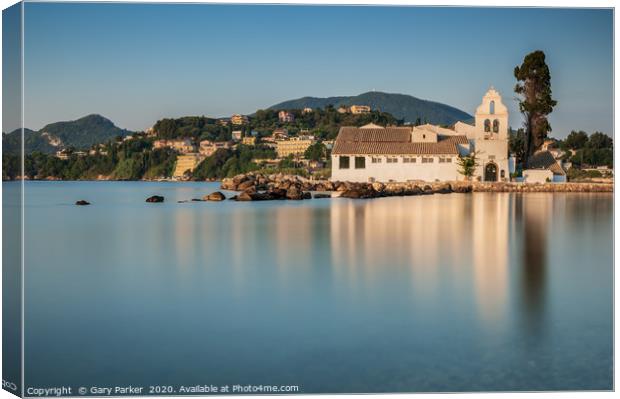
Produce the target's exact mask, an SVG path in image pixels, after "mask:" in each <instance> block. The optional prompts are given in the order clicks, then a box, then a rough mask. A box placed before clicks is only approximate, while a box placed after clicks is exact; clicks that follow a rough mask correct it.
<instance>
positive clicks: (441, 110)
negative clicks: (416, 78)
mask: <svg viewBox="0 0 620 399" xmlns="http://www.w3.org/2000/svg"><path fill="white" fill-rule="evenodd" d="M329 104H331V105H333V106H334V107H336V108H338V107H340V106H345V107H347V106H351V105H368V106H370V107H371V108H372V109H373V110H380V111H383V112H388V113H390V114H392V115H394V116H395V117H396V118H398V119H404V120H405V122H415V121H416V120H417V119H418V118H420V121H421V122H422V123H424V122H425V121H426V122H429V123H433V124H438V125H451V124H453V123H455V122H457V121H468V120H471V119H472V118H473V117H472V116H471V115H469V114H468V113H466V112H463V111H461V110H460V109H457V108H454V107H451V106H449V105H446V104H442V103H438V102H434V101H427V100H422V99H419V98H416V97H413V96H409V95H406V94H394V93H383V92H379V91H369V92H368V93H363V94H360V95H358V96H349V97H346V96H340V97H324V98H319V97H302V98H299V99H296V100H290V101H284V102H281V103H279V104H276V105H273V106H271V107H269V109H299V108H306V107H309V108H325V107H326V106H327V105H329Z"/></svg>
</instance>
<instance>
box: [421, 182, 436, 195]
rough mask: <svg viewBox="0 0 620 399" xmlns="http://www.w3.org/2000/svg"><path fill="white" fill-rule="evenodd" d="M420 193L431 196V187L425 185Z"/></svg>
mask: <svg viewBox="0 0 620 399" xmlns="http://www.w3.org/2000/svg"><path fill="white" fill-rule="evenodd" d="M422 193H423V194H433V187H431V186H429V185H428V184H427V185H425V186H424V187H423V188H422Z"/></svg>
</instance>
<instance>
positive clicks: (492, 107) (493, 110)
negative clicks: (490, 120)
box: [489, 101, 495, 115]
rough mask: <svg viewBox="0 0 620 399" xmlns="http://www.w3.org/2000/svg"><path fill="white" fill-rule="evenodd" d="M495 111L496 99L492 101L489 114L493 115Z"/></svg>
mask: <svg viewBox="0 0 620 399" xmlns="http://www.w3.org/2000/svg"><path fill="white" fill-rule="evenodd" d="M494 113H495V101H491V104H489V114H491V115H493V114H494Z"/></svg>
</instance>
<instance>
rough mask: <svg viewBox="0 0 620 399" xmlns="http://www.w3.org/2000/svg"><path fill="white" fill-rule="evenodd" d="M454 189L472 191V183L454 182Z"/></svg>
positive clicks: (456, 190) (464, 191)
mask: <svg viewBox="0 0 620 399" xmlns="http://www.w3.org/2000/svg"><path fill="white" fill-rule="evenodd" d="M452 191H453V192H455V193H462V194H463V193H471V191H472V186H471V184H452Z"/></svg>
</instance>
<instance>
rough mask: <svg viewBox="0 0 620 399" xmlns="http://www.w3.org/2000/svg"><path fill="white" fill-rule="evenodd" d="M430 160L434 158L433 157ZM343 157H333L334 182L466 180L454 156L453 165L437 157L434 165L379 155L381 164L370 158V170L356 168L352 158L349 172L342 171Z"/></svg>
mask: <svg viewBox="0 0 620 399" xmlns="http://www.w3.org/2000/svg"><path fill="white" fill-rule="evenodd" d="M429 157H430V156H429ZM338 158H339V156H338V155H332V178H331V179H332V181H349V182H360V183H367V182H369V181H370V179H371V178H373V179H374V181H378V182H384V183H385V182H389V181H390V180H391V181H394V182H406V181H408V180H423V181H428V182H434V181H436V180H439V181H444V180H463V175H461V174H460V173H459V172H458V164H457V162H456V159H457V156H456V155H452V156H451V158H452V162H449V163H439V157H438V156H433V158H434V161H433V163H422V157H421V156H418V157H417V160H416V163H404V162H403V157H402V156H398V157H396V158H397V160H398V162H397V163H387V162H386V159H385V158H386V157H385V156H379V158H381V159H382V161H381V163H372V162H371V157H370V156H366V157H365V158H366V167H365V168H364V169H355V157H354V156H350V161H349V169H339V159H338Z"/></svg>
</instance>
